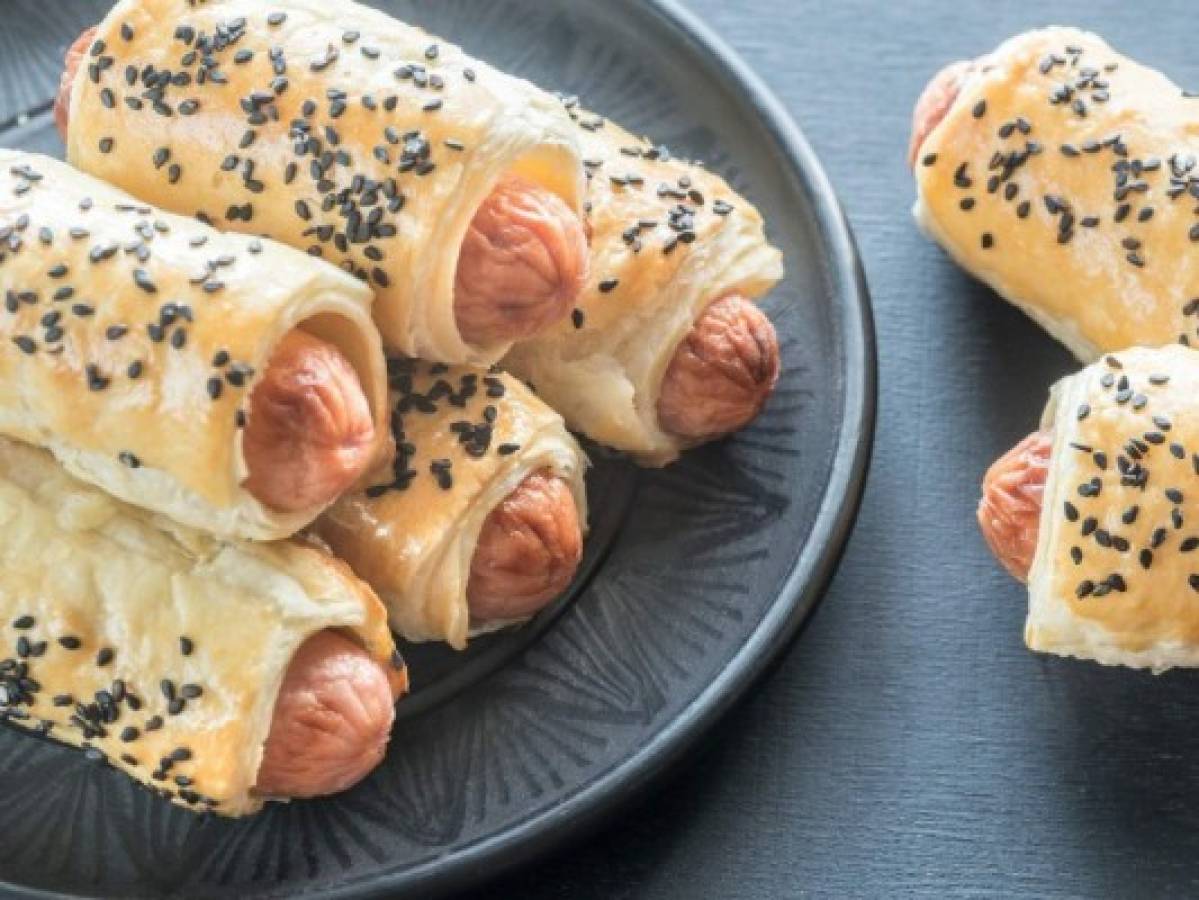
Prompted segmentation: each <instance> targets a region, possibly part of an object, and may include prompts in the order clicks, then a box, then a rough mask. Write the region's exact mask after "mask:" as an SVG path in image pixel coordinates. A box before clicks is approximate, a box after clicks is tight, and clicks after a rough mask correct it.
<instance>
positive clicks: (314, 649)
mask: <svg viewBox="0 0 1199 900" xmlns="http://www.w3.org/2000/svg"><path fill="white" fill-rule="evenodd" d="M394 704H395V698H394V697H393V696H392V693H391V687H390V685H389V684H388V681H387V673H386V672H385V671H384V670H383V668H382V666H380V665H379V663H377V662H376V661H375V660H373V659H371V658H370V656H368V655H367V653H366V651H365V650H363V649H362V648H361V647H359V646H358V645H357V644H355V643H354V642H353V641H351V640H350V639H348V638H346V637H343V636H341V635H340V634H338V633H337V632H335V631H322V632H319V633H318V634H315V635H313V636H312V637H310V638H309V639H308V640H307V641H305V642H304V644H303V645H302V646H301V647H300V649H299V651H298V652H297V653H296V655H295V657H294V658H293V659H292V661H291V665H290V666H289V667H288V669H287V674H286V675H285V676H284V679H283V686H282V688H280V690H279V697H278V700H277V701H276V702H275V712H274V716H273V718H272V719H271V730H270V735H269V736H268V737H267V740H266V745H265V747H264V751H263V758H262V765H261V766H260V767H259V769H258V780H257V782H256V784H255V786H254V790H255V791H256V792H257V793H258V794H261V795H263V796H270V797H294V798H304V797H320V796H325V795H327V794H336V793H338V792H340V791H344V790H347V789H348V788H350V787H353V786H354V785H355V784H357V783H358V782H359V781H361V780H362V779H363V778H365V777H366V776H367V775H368V774H370V772H371V771H372V770H373V769H374V768H375V766H377V765H378V764H379V762H380V761H381V760H382V759H383V754H384V752H385V751H386V749H387V739H388V736H389V735H390V734H391V725H392V722H393V721H394V719H395V706H394Z"/></svg>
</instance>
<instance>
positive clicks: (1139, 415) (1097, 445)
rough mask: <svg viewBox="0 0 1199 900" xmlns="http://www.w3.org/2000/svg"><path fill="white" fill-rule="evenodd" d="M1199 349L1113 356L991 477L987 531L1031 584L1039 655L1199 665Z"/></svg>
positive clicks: (1053, 405) (1071, 388)
mask: <svg viewBox="0 0 1199 900" xmlns="http://www.w3.org/2000/svg"><path fill="white" fill-rule="evenodd" d="M1197 392H1199V352H1197V351H1194V350H1190V349H1187V348H1184V347H1178V346H1171V347H1166V348H1162V349H1156V350H1153V349H1134V350H1125V351H1121V352H1119V353H1115V354H1110V355H1108V356H1105V357H1104V358H1103V359H1101V360H1100V361H1099V362H1096V363H1094V364H1093V365H1091V366H1090V367H1088V368H1086V369H1084V370H1083V371H1082V372H1080V373H1079V374H1077V375H1073V376H1070V377H1069V378H1066V379H1063V380H1062V381H1061V382H1059V383H1058V384H1057V386H1056V387H1055V388H1054V389H1053V393H1052V396H1051V399H1050V402H1049V406H1048V408H1047V409H1046V411H1045V415H1044V417H1043V419H1042V422H1041V429H1040V431H1039V432H1038V433H1036V434H1034V435H1032V436H1030V437H1029V438H1028V439H1026V440H1025V441H1023V442H1021V444H1020V445H1019V446H1017V447H1016V448H1015V449H1014V450H1013V451H1011V452H1010V453H1009V454H1007V455H1006V456H1005V457H1004V458H1003V459H1001V460H1000V461H999V462H997V463H996V464H995V466H994V467H992V469H991V471H990V472H988V474H987V478H986V481H985V483H984V487H983V500H982V503H981V505H980V507H979V524H980V526H981V527H982V530H983V534H984V536H985V537H986V538H987V541H988V543H989V544H990V545H991V547H992V548H993V550H994V551H995V553H996V555H997V557H998V558H999V559H1000V560H1001V561H1002V562H1003V563H1004V564H1005V566H1007V568H1008V569H1009V571H1011V572H1012V573H1013V574H1015V575H1016V576H1017V577H1022V578H1026V579H1027V581H1028V586H1029V614H1028V624H1027V627H1026V628H1025V640H1026V642H1027V643H1028V646H1029V648H1030V649H1033V650H1038V651H1042V652H1046V653H1056V654H1058V655H1062V656H1076V657H1080V658H1083V659H1093V660H1096V661H1098V662H1101V663H1107V664H1119V665H1126V666H1135V667H1142V668H1150V669H1153V670H1155V671H1162V670H1164V669H1168V668H1171V667H1174V666H1195V665H1199V613H1197V612H1196V609H1199V606H1197V604H1196V599H1197V598H1196V593H1197V592H1199V554H1197V553H1196V552H1195V551H1196V550H1197V549H1199V537H1195V534H1196V527H1197V526H1199V522H1196V521H1194V520H1193V519H1192V509H1191V507H1192V505H1193V504H1192V503H1191V501H1192V500H1193V499H1194V498H1193V489H1194V483H1195V473H1196V471H1199V416H1196V413H1195V406H1194V398H1195V396H1196V393H1197Z"/></svg>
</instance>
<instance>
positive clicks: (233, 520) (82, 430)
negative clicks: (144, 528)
mask: <svg viewBox="0 0 1199 900" xmlns="http://www.w3.org/2000/svg"><path fill="white" fill-rule="evenodd" d="M0 298H3V301H4V305H5V308H4V309H3V310H0V434H4V435H7V436H9V437H14V438H18V439H20V440H23V441H27V442H29V443H32V444H37V445H39V446H43V447H47V448H49V449H50V450H51V451H53V453H54V455H55V456H56V457H58V459H59V460H60V461H61V462H62V463H63V465H65V466H66V467H67V469H68V470H70V472H71V473H72V474H74V475H76V476H77V477H79V478H82V479H84V480H86V481H90V482H92V483H94V484H97V485H100V486H101V487H103V488H104V489H105V490H107V491H109V492H110V493H112V494H114V495H116V496H117V497H119V498H121V499H123V500H126V501H128V502H130V503H134V504H137V505H138V506H142V507H145V508H147V509H151V510H155V511H157V512H161V513H165V514H167V515H169V516H171V517H172V518H174V519H176V520H177V521H179V522H182V523H184V524H187V525H190V526H193V527H197V528H203V529H206V530H208V531H211V532H214V533H217V534H222V535H233V536H239V537H245V538H255V539H272V538H279V537H284V536H287V535H290V534H293V533H294V532H296V531H298V530H299V529H300V528H302V527H303V526H304V525H306V524H308V523H309V522H311V521H312V519H314V518H315V517H316V515H317V514H318V513H319V512H320V511H321V509H323V508H325V507H326V506H328V504H329V503H330V502H332V500H333V499H334V497H335V496H336V495H337V494H338V493H342V492H344V491H345V490H346V489H347V488H348V487H350V486H351V484H353V483H356V482H360V481H361V480H362V479H363V477H364V476H365V475H367V474H368V472H369V470H371V469H377V468H379V466H380V465H383V464H385V462H386V458H387V454H388V452H389V451H390V437H389V435H388V433H387V428H386V425H385V423H386V415H387V409H386V404H387V386H386V372H385V368H384V360H383V353H382V348H381V345H380V340H379V334H378V331H377V330H376V328H375V327H374V325H373V323H372V321H371V317H370V302H371V296H370V292H369V290H367V288H365V287H364V286H363V285H362V284H360V283H359V282H358V281H357V280H355V279H354V278H351V277H350V276H348V275H346V274H345V273H343V272H340V271H338V270H337V269H336V268H335V267H332V266H327V265H325V264H323V263H319V262H316V261H314V260H311V259H309V258H307V257H306V256H304V255H303V254H301V253H297V252H296V251H294V250H291V249H288V248H286V247H283V246H281V245H278V244H274V243H271V242H262V241H259V240H257V239H251V238H248V237H242V236H237V235H222V234H219V233H218V232H216V231H214V230H213V229H211V228H209V227H207V226H205V225H203V224H201V223H199V222H196V221H194V220H191V219H183V218H179V217H176V216H171V215H167V214H165V213H161V212H158V211H156V210H154V209H152V208H151V207H148V206H145V205H143V204H141V203H138V202H137V201H135V200H133V199H132V198H130V197H129V196H128V195H126V194H124V193H122V192H120V191H118V190H115V189H113V188H111V187H109V186H107V185H105V184H103V183H101V182H98V181H96V180H94V179H92V178H89V177H87V176H85V175H82V174H80V173H78V172H76V171H75V170H73V169H71V168H70V167H68V166H66V165H64V164H62V163H59V162H56V161H54V160H51V159H48V158H45V157H40V156H34V155H30V154H24V153H16V152H13V151H9V150H0ZM284 357H286V359H284ZM330 373H335V374H330ZM326 376H327V377H326ZM276 503H277V504H278V505H277V506H276V505H273V504H276Z"/></svg>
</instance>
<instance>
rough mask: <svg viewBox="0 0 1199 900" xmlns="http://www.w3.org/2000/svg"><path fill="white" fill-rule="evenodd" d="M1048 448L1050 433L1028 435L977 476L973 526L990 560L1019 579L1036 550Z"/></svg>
mask: <svg viewBox="0 0 1199 900" xmlns="http://www.w3.org/2000/svg"><path fill="white" fill-rule="evenodd" d="M1052 451H1053V434H1052V433H1050V432H1047V431H1038V432H1035V433H1033V434H1030V435H1029V436H1028V437H1026V438H1025V439H1024V440H1022V441H1021V442H1020V443H1019V444H1017V445H1016V446H1015V447H1013V448H1012V449H1011V450H1009V451H1008V452H1007V453H1006V454H1004V456H1003V457H1002V458H1001V459H1000V460H999V461H998V462H996V463H995V464H994V465H993V466H991V468H990V469H989V470H988V472H987V474H986V477H985V478H984V479H983V494H982V500H981V502H980V503H979V504H978V525H979V528H981V529H982V533H983V537H984V538H985V539H986V541H987V545H988V546H989V547H990V548H991V552H992V553H994V554H995V558H996V559H998V560H999V562H1001V563H1002V564H1003V567H1004V568H1005V569H1007V570H1008V571H1009V572H1011V573H1012V574H1013V575H1014V576H1016V577H1017V578H1019V579H1020V580H1021V581H1027V580H1028V572H1029V570H1030V569H1031V568H1032V562H1033V557H1034V556H1036V553H1037V535H1038V532H1039V531H1040V528H1041V505H1042V499H1043V497H1044V493H1045V479H1046V477H1047V476H1048V475H1049V457H1050V454H1051V453H1052Z"/></svg>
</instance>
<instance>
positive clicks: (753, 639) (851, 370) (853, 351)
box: [0, 0, 878, 898]
mask: <svg viewBox="0 0 1199 900" xmlns="http://www.w3.org/2000/svg"><path fill="white" fill-rule="evenodd" d="M626 2H628V0H626ZM636 3H637V5H638V6H640V7H641V8H642V10H643V12H644V13H645V14H646V15H648V16H649V17H651V18H653V19H656V20H658V23H659V24H660V25H662V26H663V27H664V28H665V29H666V30H668V31H670V32H671V33H673V34H674V35H675V36H677V37H678V38H679V39H680V41H681V42H682V43H683V45H684V47H685V49H686V52H687V55H688V56H689V57H691V58H692V59H693V60H698V61H699V62H700V63H701V64H702V65H703V66H704V67H705V68H706V69H707V74H709V75H710V76H711V77H712V78H713V79H714V80H715V81H716V82H717V83H719V84H721V85H722V86H723V87H725V88H727V89H729V90H731V91H732V92H733V94H735V95H736V96H738V97H741V98H744V100H745V101H746V102H747V104H748V105H749V106H750V108H751V109H752V111H753V113H754V115H755V117H756V118H757V119H758V120H759V121H760V122H761V123H762V125H763V127H764V128H765V130H766V131H767V133H769V134H770V136H771V138H772V139H773V141H774V143H775V145H776V147H777V149H778V150H779V151H780V154H781V156H782V157H783V158H784V160H785V162H786V164H787V165H788V167H789V168H790V169H791V171H792V173H793V175H794V177H795V178H796V179H797V181H798V182H799V183H800V184H801V185H802V187H803V189H804V190H805V192H806V193H807V194H808V196H809V198H810V200H811V203H812V207H813V220H814V222H815V224H816V226H817V228H818V230H819V231H820V233H821V235H822V237H824V238H825V240H826V242H827V244H828V246H829V249H830V254H829V256H828V257H827V259H826V260H825V263H826V265H827V273H828V277H829V278H830V280H831V282H832V286H833V291H832V293H833V298H834V308H835V310H836V312H837V315H838V317H839V319H840V321H841V323H842V325H843V331H844V341H843V346H842V348H841V349H842V353H843V358H844V361H845V368H846V371H845V389H844V398H845V400H844V411H843V414H842V418H841V427H840V429H839V432H838V435H837V438H836V442H835V445H836V450H835V456H834V460H833V464H832V467H831V470H830V473H829V479H828V483H827V485H826V488H825V491H824V494H823V496H822V498H821V502H820V506H819V511H818V513H817V515H816V518H815V520H814V523H813V526H812V530H811V533H810V535H809V537H808V541H807V543H806V545H805V547H804V549H803V551H802V552H801V553H800V555H799V557H798V559H797V560H796V563H795V565H794V566H793V567H792V568H791V570H790V572H789V573H788V574H787V577H786V580H785V581H784V583H783V585H782V588H781V589H780V591H779V594H778V597H777V598H776V599H775V601H774V602H773V603H772V604H771V606H770V607H769V609H768V610H767V612H766V614H765V615H764V616H763V618H762V620H761V621H760V622H759V623H758V625H757V627H756V628H755V629H754V631H753V633H752V634H751V636H750V637H749V638H748V640H746V641H745V642H744V643H743V644H742V645H741V647H740V649H739V650H738V651H737V653H736V655H735V656H734V657H733V658H732V659H731V660H730V661H729V663H728V664H727V665H726V666H725V667H724V668H723V669H722V670H721V671H720V673H719V674H718V675H717V676H716V677H715V678H713V679H712V681H711V683H710V684H708V685H707V686H706V687H705V688H704V690H703V691H701V692H700V693H699V694H698V695H697V696H696V697H695V698H694V699H693V700H692V701H691V702H690V703H689V704H688V705H687V706H686V707H684V708H683V709H682V710H680V712H679V713H678V714H677V715H676V716H675V717H674V718H673V719H672V720H671V721H669V722H667V723H666V724H664V725H663V726H662V728H661V729H660V730H658V731H657V732H656V733H655V734H654V735H653V736H652V737H651V738H650V740H648V741H647V742H646V743H645V744H644V745H643V746H642V747H641V748H640V749H639V750H638V751H637V753H635V754H634V755H632V756H630V757H628V758H626V759H624V760H622V761H621V762H620V763H619V764H617V765H616V766H614V767H613V768H611V769H610V770H609V771H608V772H605V773H604V774H603V775H601V776H600V777H599V778H597V779H596V780H595V781H593V782H591V783H590V784H587V785H585V786H584V787H582V788H581V789H579V790H578V791H577V792H575V793H574V794H572V795H571V796H569V797H568V798H566V799H565V800H563V801H562V802H560V803H559V804H558V805H556V806H555V807H553V808H552V809H550V810H548V811H546V812H544V813H538V814H533V815H530V816H528V817H526V818H525V819H523V820H522V821H520V822H519V823H518V824H516V825H515V826H513V827H510V828H508V829H506V830H504V831H501V832H498V833H496V834H493V835H490V836H487V837H483V838H481V839H479V840H477V841H475V842H473V843H471V844H469V845H467V846H465V847H463V848H461V849H458V850H455V851H452V852H450V853H447V854H444V855H439V856H436V857H434V858H431V859H428V860H426V861H423V862H421V863H418V864H417V865H414V866H412V867H411V868H407V869H404V870H402V871H396V872H385V873H378V874H364V875H362V876H361V877H360V878H357V879H350V880H349V881H346V882H343V883H342V884H332V885H323V886H321V887H320V888H314V887H311V886H310V887H308V888H307V889H306V888H305V887H303V886H300V888H299V890H298V891H297V892H296V895H304V894H311V893H313V892H314V891H318V892H319V893H320V895H321V896H324V897H331V898H362V897H395V896H411V895H416V896H420V897H430V896H443V895H445V894H448V893H450V892H454V891H463V890H467V889H470V888H472V887H479V886H480V885H482V884H483V883H485V882H488V881H493V880H495V879H496V878H498V877H500V876H502V875H504V874H507V873H510V872H512V871H514V870H516V869H518V868H520V867H522V866H527V865H528V864H529V863H531V862H533V861H534V860H535V859H537V858H540V857H543V856H546V855H548V854H550V853H552V852H553V851H555V850H559V849H561V848H563V847H564V846H567V845H569V844H571V843H573V842H575V841H578V840H579V839H581V838H582V837H585V836H586V835H587V834H589V833H591V832H593V831H594V830H595V829H597V828H598V827H599V826H600V825H602V824H603V823H604V822H605V821H607V820H609V819H611V818H612V817H613V816H614V815H616V814H617V813H618V812H619V811H620V810H621V809H623V808H625V807H627V806H628V805H629V804H630V803H631V802H633V801H634V800H635V799H636V798H637V797H638V796H641V795H642V794H643V793H644V792H645V791H646V790H647V789H648V788H649V787H650V786H652V785H653V784H654V783H656V782H659V781H661V780H662V778H663V777H664V776H666V775H667V774H668V772H669V770H670V768H671V767H672V765H674V764H675V763H677V762H678V761H679V760H680V759H682V758H683V757H685V756H687V755H688V754H689V753H690V752H691V751H692V750H693V749H694V747H695V745H696V744H697V743H698V742H699V741H700V740H701V739H702V738H703V737H704V736H705V735H706V734H708V732H710V731H711V729H712V728H713V726H714V725H716V724H717V722H718V721H719V720H720V719H721V718H723V717H724V716H725V715H726V714H727V713H728V712H729V711H730V710H731V709H732V708H733V707H734V706H735V705H737V703H738V702H740V701H741V700H742V699H743V698H744V696H745V695H746V693H747V692H748V691H749V689H750V688H752V687H753V685H754V684H756V683H757V682H758V681H759V680H760V679H761V678H762V677H763V676H764V675H766V674H767V673H768V672H769V671H770V669H771V668H772V666H773V665H775V664H776V663H778V662H779V661H780V659H781V657H782V654H783V652H784V651H785V650H786V649H787V648H788V647H789V646H790V645H791V644H792V643H793V641H794V640H795V639H796V638H798V636H799V635H800V633H801V632H802V630H803V628H804V627H805V626H806V625H807V623H808V622H809V621H810V620H811V617H812V615H813V614H814V613H815V611H816V610H817V609H818V608H819V606H820V604H821V602H822V601H823V599H824V596H825V592H826V590H827V588H828V585H829V582H830V581H831V579H832V577H833V575H834V573H835V572H836V569H837V566H838V564H839V562H840V560H841V557H842V556H843V554H844V551H845V548H846V545H847V543H848V540H849V537H850V534H851V533H852V530H853V527H854V524H855V522H856V520H857V517H858V512H859V509H860V507H861V503H862V498H863V494H864V491H865V485H866V479H867V475H868V472H869V469H870V463H871V459H872V456H873V450H874V438H875V428H876V424H877V415H878V410H877V406H878V351H877V341H876V332H875V324H874V314H873V308H872V305H871V299H870V291H869V287H868V283H867V280H866V275H865V269H864V267H863V265H862V261H861V257H860V254H859V252H858V249H857V245H856V241H855V239H854V236H853V232H852V229H851V227H850V225H849V222H848V220H847V218H846V216H845V213H844V211H843V209H842V207H841V204H840V202H839V200H838V199H837V196H836V193H835V191H834V189H833V186H832V183H831V181H830V180H829V179H828V176H827V174H826V173H825V171H824V168H823V166H822V165H821V163H820V161H819V159H818V158H817V156H816V154H815V152H814V151H813V150H812V148H811V145H810V144H809V143H808V141H807V139H806V137H805V136H804V134H803V131H802V129H800V127H799V125H798V123H796V121H795V120H794V118H793V117H792V115H791V114H790V112H788V110H787V108H786V107H785V106H784V105H783V103H782V102H781V101H780V100H779V99H778V98H777V97H776V96H775V94H774V92H773V91H772V90H771V89H770V88H769V87H767V85H766V84H765V82H764V81H763V80H762V79H761V78H760V77H759V76H758V75H757V74H756V73H755V72H754V71H753V70H752V69H751V68H750V67H749V65H748V64H747V63H746V62H745V61H744V60H743V59H742V58H741V56H740V54H739V53H737V52H736V51H735V50H733V49H732V48H731V47H730V46H729V45H727V44H726V43H725V42H724V40H723V39H722V38H720V37H718V36H717V34H716V33H715V31H714V30H713V29H712V28H711V26H709V25H708V24H707V23H706V22H704V21H703V20H702V19H701V18H699V17H698V16H697V15H696V14H694V13H692V12H691V11H690V10H688V9H686V8H685V7H684V6H683V5H682V3H681V2H680V0H636ZM43 106H46V105H45V104H43V105H39V106H38V107H36V108H35V109H34V110H27V111H25V113H26V114H29V113H31V112H32V113H38V112H41V111H42V109H43ZM15 121H16V117H14V120H13V121H12V122H5V123H3V125H6V126H7V125H12V124H14V123H15ZM293 887H294V886H293ZM267 893H268V894H270V893H271V892H270V891H268V892H267ZM0 895H6V896H29V897H73V896H76V895H72V894H63V893H60V892H57V891H54V890H52V889H51V890H47V889H41V888H36V887H31V886H27V885H17V884H13V883H11V882H8V881H6V880H4V879H3V876H0Z"/></svg>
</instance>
